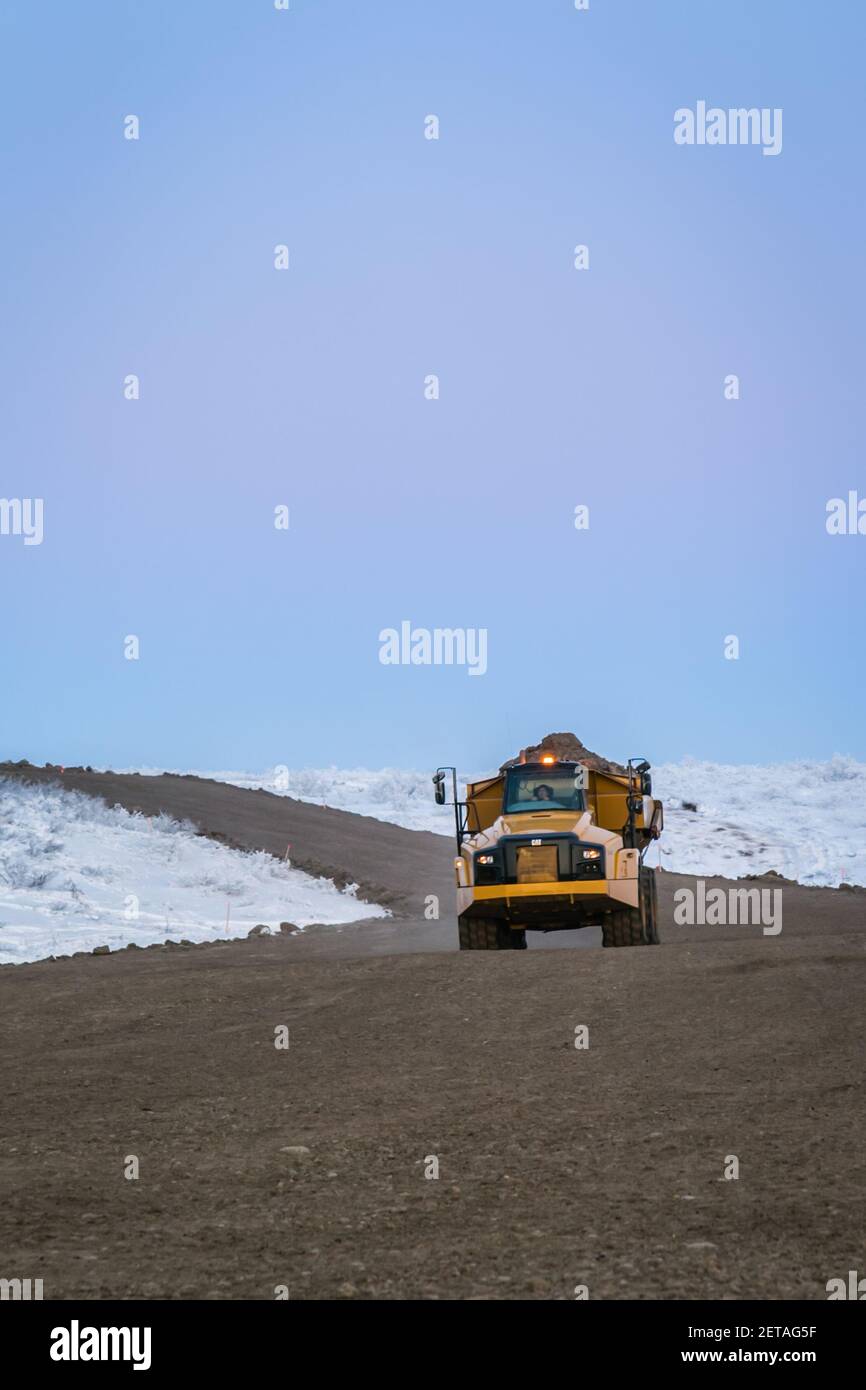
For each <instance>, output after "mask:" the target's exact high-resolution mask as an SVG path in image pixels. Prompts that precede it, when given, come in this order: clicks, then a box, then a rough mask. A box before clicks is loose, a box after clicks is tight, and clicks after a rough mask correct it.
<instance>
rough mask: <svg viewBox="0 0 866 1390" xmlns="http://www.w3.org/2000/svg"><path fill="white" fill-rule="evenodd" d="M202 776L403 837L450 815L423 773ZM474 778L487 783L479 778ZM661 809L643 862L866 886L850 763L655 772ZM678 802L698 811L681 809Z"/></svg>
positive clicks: (859, 781) (862, 790)
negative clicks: (402, 829) (383, 825)
mask: <svg viewBox="0 0 866 1390" xmlns="http://www.w3.org/2000/svg"><path fill="white" fill-rule="evenodd" d="M201 775H202V776H206V777H214V778H216V779H217V780H218V781H225V782H232V783H233V784H234V785H236V786H239V787H265V788H267V789H268V790H269V791H274V792H280V793H283V794H284V795H286V796H293V797H297V798H298V799H299V800H301V801H312V802H315V803H316V804H317V805H320V806H335V807H337V808H339V809H341V810H345V811H355V812H358V813H359V814H360V815H365V816H374V817H375V818H376V819H378V820H387V821H394V822H396V824H398V825H404V826H407V827H408V828H409V829H411V830H432V831H435V832H437V833H441V834H443V835H450V834H451V833H452V831H453V826H454V814H453V811H451V810H450V809H449V808H447V807H438V806H436V805H435V803H434V801H433V789H432V785H431V782H430V773H429V772H405V771H401V770H398V769H394V768H386V769H385V770H384V771H380V772H371V771H367V770H366V769H363V768H355V769H352V770H348V771H347V770H344V769H340V768H320V769H313V770H306V771H290V772H289V773H288V775H287V776H286V775H285V774H283V775H282V776H280V775H276V776H275V774H274V773H273V772H271V773H259V774H255V773H243V772H209V773H202V774H201ZM475 775H476V776H479V777H480V776H484V775H487V774H485V773H480V772H479V773H477V774H475ZM653 779H654V789H655V791H656V794H657V795H658V796H659V797H661V799H662V800H663V801H664V803H665V833H664V836H663V838H662V841H661V844H660V845H659V846H654V847H653V848H652V849H651V850H650V855H649V860H648V862H649V863H657V862H659V858H660V862H661V863H662V865H663V866H664V867H665V868H666V869H669V870H672V871H675V872H678V873H686V874H714V873H716V874H725V875H727V876H729V877H733V878H737V877H740V876H741V875H744V874H749V873H760V872H763V871H765V870H767V869H775V870H776V872H777V873H781V874H783V875H784V876H785V877H786V878H793V879H797V880H798V881H799V882H801V883H809V884H827V885H832V886H835V885H836V884H838V883H840V882H847V883H859V884H863V885H866V764H863V763H858V762H854V761H853V760H852V759H850V758H841V757H837V758H833V759H832V760H831V761H829V762H814V763H809V762H802V763H781V764H778V765H777V766H730V765H728V766H725V765H720V764H716V763H706V762H699V761H697V760H694V759H685V760H684V761H683V762H679V763H668V764H664V765H659V766H658V767H656V768H654V770H653ZM684 802H692V803H695V804H696V805H697V811H688V810H685V809H684V807H683V803H684Z"/></svg>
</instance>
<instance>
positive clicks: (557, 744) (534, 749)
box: [499, 734, 626, 776]
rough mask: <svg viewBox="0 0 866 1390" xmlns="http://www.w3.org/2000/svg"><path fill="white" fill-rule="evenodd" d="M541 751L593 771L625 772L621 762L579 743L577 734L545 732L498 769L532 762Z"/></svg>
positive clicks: (620, 773)
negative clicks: (542, 736) (605, 756)
mask: <svg viewBox="0 0 866 1390" xmlns="http://www.w3.org/2000/svg"><path fill="white" fill-rule="evenodd" d="M543 753H552V754H553V755H554V757H556V758H562V759H563V760H564V761H566V762H574V763H583V764H584V766H585V767H589V768H592V770H593V771H594V772H613V773H617V774H619V776H624V775H625V772H626V769H625V768H624V767H623V765H622V763H614V762H611V760H610V759H609V758H603V757H602V756H601V754H600V753H593V752H592V751H591V749H589V748H587V747H586V745H585V744H584V743H581V741H580V739H579V738H578V737H577V734H545V735H544V738H543V739H542V740H541V742H540V743H533V744H530V746H529V747H528V748H523V749H521V751H520V754H519V755H518V757H516V758H509V759H508V761H507V762H504V763H503V764H502V766H501V768H500V769H499V770H500V772H504V771H505V769H506V768H507V767H514V766H515V765H516V764H517V763H520V762H533V761H535V760H536V759H537V758H540V757H541V756H542V754H543Z"/></svg>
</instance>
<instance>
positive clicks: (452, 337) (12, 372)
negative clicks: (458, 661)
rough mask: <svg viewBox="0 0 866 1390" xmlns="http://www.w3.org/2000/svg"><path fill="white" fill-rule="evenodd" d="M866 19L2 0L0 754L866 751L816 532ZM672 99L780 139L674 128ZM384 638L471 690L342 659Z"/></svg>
mask: <svg viewBox="0 0 866 1390" xmlns="http://www.w3.org/2000/svg"><path fill="white" fill-rule="evenodd" d="M864 40H866V6H864V5H862V4H860V3H855V0H849V2H848V3H842V0H822V2H821V3H820V4H817V3H810V0H762V2H761V4H760V5H758V4H756V3H755V0H724V2H722V0H718V2H716V0H653V3H648V2H647V0H619V2H618V0H591V8H590V10H589V12H587V13H579V12H576V11H575V9H574V7H573V3H572V0H531V3H530V0H472V3H471V4H470V3H467V0H437V3H426V2H422V0H378V2H376V0H371V3H364V4H359V3H357V0H339V2H337V0H333V2H332V3H329V0H292V4H291V9H290V11H289V12H288V13H283V12H277V11H275V10H274V8H273V4H272V0H231V2H229V0H183V3H178V0H148V3H146V4H144V3H141V2H140V0H90V3H87V4H79V5H64V4H51V5H41V4H40V5H34V4H32V3H25V0H17V3H9V2H8V0H7V3H5V4H4V5H3V6H2V9H0V53H2V58H0V62H2V82H0V108H2V122H0V175H2V186H3V193H4V198H3V203H4V211H3V217H2V219H0V248H2V266H3V271H4V274H3V287H2V305H0V322H2V346H0V354H2V355H0V388H2V393H3V410H2V417H0V418H2V430H3V448H2V474H0V496H4V497H7V498H14V497H42V498H44V503H45V535H44V541H43V543H42V545H40V546H24V545H23V543H22V539H21V537H16V536H0V582H2V585H3V593H4V602H3V610H2V611H3V618H2V652H3V681H2V707H0V708H2V732H3V738H2V746H0V756H4V757H13V758H20V757H26V758H29V759H31V760H32V761H34V762H42V761H45V760H50V761H52V762H62V763H66V764H73V763H79V762H83V763H92V764H94V765H105V764H108V765H114V766H135V765H149V766H167V767H214V768H216V767H220V768H228V767H247V768H258V767H264V766H266V765H272V764H274V763H286V764H288V765H290V766H305V765H322V764H329V763H335V764H337V765H343V766H345V765H366V766H371V767H375V766H382V765H394V766H421V767H423V766H425V765H426V764H430V765H432V766H435V765H436V764H437V763H439V762H452V761H457V762H458V764H460V765H461V766H463V767H467V768H473V769H474V768H479V767H484V766H488V765H492V764H496V763H498V762H499V761H501V759H502V758H503V757H505V756H506V755H508V754H510V753H512V752H515V751H516V750H517V748H518V747H519V746H520V745H521V744H524V743H527V742H529V741H530V740H534V739H537V738H539V737H540V736H541V735H542V734H543V733H545V732H547V731H549V730H553V729H573V730H575V731H576V732H577V733H578V734H579V735H580V736H581V737H582V738H583V739H584V740H585V741H586V742H587V743H588V744H589V745H590V746H592V747H594V748H597V749H599V750H601V751H603V752H605V753H607V754H608V755H609V756H614V757H625V756H628V755H629V754H633V753H638V754H646V755H648V756H650V757H651V758H652V760H653V761H664V760H668V759H673V758H678V757H680V756H682V755H687V754H691V755H693V756H695V757H701V758H711V759H720V760H725V761H732V762H746V761H750V762H766V761H776V760H782V759H790V758H798V757H809V758H822V757H829V756H831V755H832V754H833V753H835V752H839V753H843V754H851V755H854V756H856V757H859V758H866V731H864V724H863V720H862V717H861V711H862V707H863V699H862V687H863V683H864V674H866V659H864V651H866V624H864V618H863V595H864V584H863V579H864V574H866V536H846V537H831V536H829V535H828V534H827V532H826V528H825V508H826V503H827V501H828V499H830V498H832V497H836V496H847V493H848V491H849V489H859V490H860V493H861V495H863V496H864V497H866V467H864V462H863V417H864V405H863V385H864V381H866V361H864V356H866V354H864V346H863V319H864V304H863V299H864V294H863V291H864V270H863V256H864V252H863V246H864V216H863V210H864V197H863V168H864V160H863V149H862V146H863V132H864V129H866V88H864V84H863V79H862V61H863V58H862V55H863V51H864ZM699 99H705V100H707V101H708V102H709V103H710V104H711V105H718V106H721V107H725V108H727V107H737V106H757V107H765V106H766V107H781V108H782V109H783V112H784V118H783V132H784V138H783V150H782V153H781V154H780V155H779V156H778V157H776V158H767V157H764V156H763V155H762V153H761V151H760V149H758V148H753V147H723V148H708V147H704V148H698V147H693V148H687V147H680V146H677V145H676V144H675V143H674V140H673V124H674V123H673V114H674V111H675V110H676V109H677V108H680V107H683V106H692V107H694V105H695V103H696V102H697V101H698V100H699ZM130 113H134V114H136V115H137V116H138V117H139V118H140V122H141V138H140V140H139V141H137V142H135V141H128V140H125V139H124V138H123V120H124V117H125V116H126V115H128V114H130ZM431 113H433V114H436V115H437V116H438V118H439V120H440V123H441V131H440V139H439V140H438V141H430V140H426V139H425V138H424V118H425V116H427V115H428V114H431ZM277 243H286V244H287V245H288V246H289V248H290V255H291V268H290V269H289V270H288V271H287V272H278V271H276V270H275V269H274V268H273V248H274V246H275V245H276V244H277ZM577 243H586V244H588V246H589V248H590V269H589V271H587V272H578V271H575V270H574V268H573V264H572V259H573V256H572V253H573V248H574V246H575V244H577ZM133 372H134V373H137V374H138V375H139V377H140V380H141V393H142V394H141V399H140V400H138V401H135V402H130V401H127V400H125V399H124V397H123V380H124V377H125V376H126V375H127V374H128V373H133ZM732 372H733V373H737V374H738V375H739V376H740V380H741V399H740V400H739V401H736V402H731V401H726V400H725V399H724V396H723V381H724V378H725V376H726V374H728V373H732ZM428 373H437V374H438V375H439V377H440V380H441V398H440V399H439V400H438V401H427V400H425V399H424V394H423V382H424V378H425V376H426V375H427V374H428ZM280 503H285V504H287V505H288V506H289V507H290V508H291V528H290V530H289V531H288V532H282V531H277V530H275V528H274V525H273V509H274V507H275V506H277V505H278V504H280ZM580 503H585V504H587V505H589V507H590V509H591V511H590V529H589V531H587V532H577V531H576V530H575V529H574V525H573V516H574V508H575V506H576V505H577V504H580ZM403 619H410V620H411V621H412V622H413V623H414V624H416V625H421V626H426V627H429V628H433V627H437V626H440V627H484V628H486V629H487V630H488V634H489V637H488V641H489V665H488V672H487V674H486V675H485V676H484V677H483V678H472V677H470V676H469V675H468V674H467V672H466V670H465V669H460V668H442V667H396V668H395V667H387V666H383V665H381V664H380V662H379V659H378V654H379V641H378V634H379V631H380V629H382V628H385V627H392V626H393V627H396V626H398V625H399V623H400V622H401V620H403ZM127 634H136V635H137V636H138V637H139V639H140V643H141V656H140V660H138V661H127V660H125V659H124V648H123V642H124V638H125V636H126V635H127ZM727 634H736V635H737V636H738V637H739V639H740V643H741V655H740V659H739V660H738V661H727V660H725V659H724V655H723V641H724V638H725V636H726V635H727Z"/></svg>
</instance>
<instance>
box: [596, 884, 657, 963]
mask: <svg viewBox="0 0 866 1390" xmlns="http://www.w3.org/2000/svg"><path fill="white" fill-rule="evenodd" d="M639 885H640V886H639V892H640V904H641V905H640V907H639V908H636V907H620V908H617V909H616V910H615V911H614V912H611V913H610V914H609V915H608V916H607V917H606V918H605V919H604V922H603V924H602V928H601V939H602V945H603V946H657V945H658V944H659V933H658V925H657V922H658V887H657V884H656V876H655V874H654V872H653V870H652V869H646V868H644V867H643V865H641V871H640V880H639Z"/></svg>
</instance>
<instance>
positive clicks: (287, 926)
mask: <svg viewBox="0 0 866 1390" xmlns="http://www.w3.org/2000/svg"><path fill="white" fill-rule="evenodd" d="M280 931H281V932H295V931H300V927H297V926H295V923H294V922H281V923H280Z"/></svg>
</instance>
